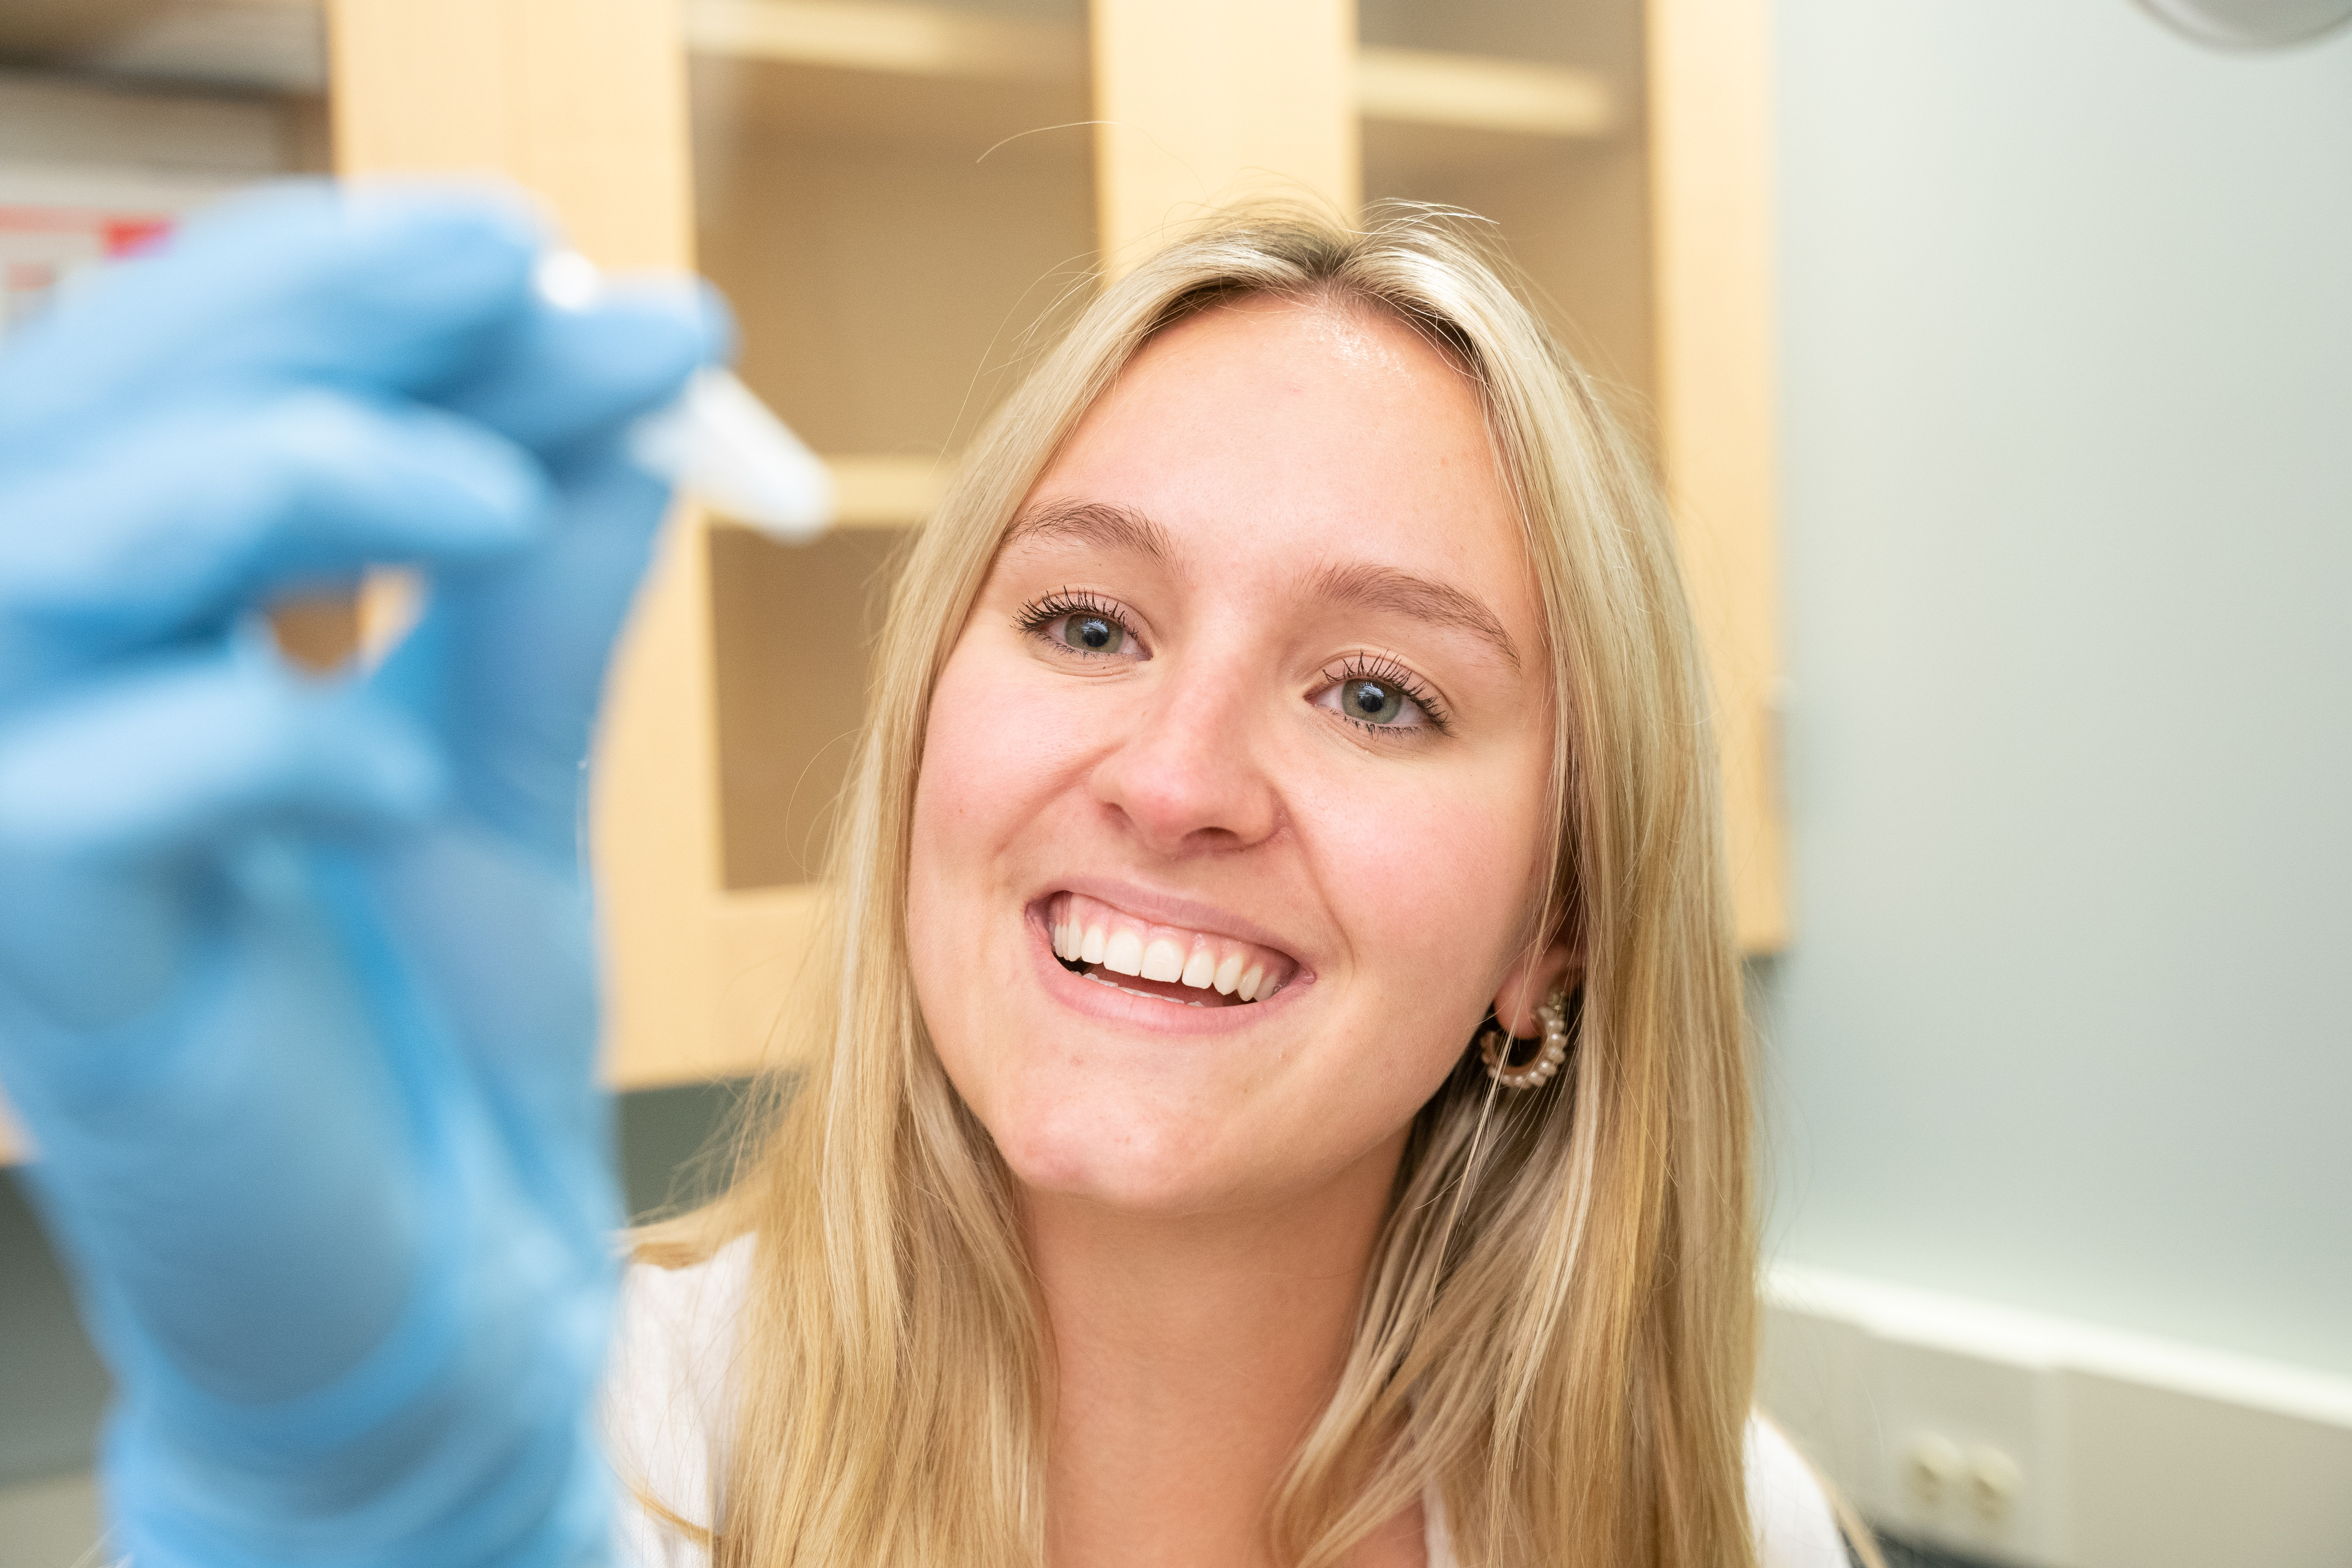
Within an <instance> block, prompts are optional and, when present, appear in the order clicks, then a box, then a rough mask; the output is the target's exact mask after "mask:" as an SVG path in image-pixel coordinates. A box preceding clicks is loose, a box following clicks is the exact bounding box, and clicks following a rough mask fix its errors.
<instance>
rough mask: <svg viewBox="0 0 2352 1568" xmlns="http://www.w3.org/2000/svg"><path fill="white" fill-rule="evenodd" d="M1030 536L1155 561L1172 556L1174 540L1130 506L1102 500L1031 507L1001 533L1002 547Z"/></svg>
mask: <svg viewBox="0 0 2352 1568" xmlns="http://www.w3.org/2000/svg"><path fill="white" fill-rule="evenodd" d="M1033 539H1036V540H1054V541H1061V540H1068V541H1070V542H1074V543H1078V544H1092V545H1096V546H1097V547H1099V548H1102V549H1106V550H1127V551H1132V552H1134V553H1136V554H1138V555H1149V556H1150V557H1151V558H1152V559H1153V560H1155V561H1173V560H1174V559H1175V558H1176V545H1175V542H1174V541H1173V540H1171V539H1170V538H1169V537H1168V531H1167V530H1166V529H1164V528H1162V527H1160V524H1159V523H1157V522H1155V521H1152V520H1151V519H1150V518H1149V517H1146V516H1145V515H1144V514H1143V513H1141V512H1139V511H1138V510H1135V509H1134V508H1133V507H1126V506H1112V505H1110V504H1108V502H1105V501H1097V500H1080V501H1047V502H1045V504H1044V505H1042V506H1034V507H1031V508H1029V509H1028V510H1025V511H1024V512H1022V513H1021V515H1020V516H1018V517H1016V518H1014V519H1013V526H1012V527H1011V528H1009V529H1007V530H1006V531H1005V533H1004V544H1003V548H1004V549H1007V550H1010V549H1011V548H1013V546H1014V545H1016V544H1021V543H1024V542H1027V541H1029V540H1033Z"/></svg>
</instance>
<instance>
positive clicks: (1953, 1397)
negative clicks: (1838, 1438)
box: [1865, 1341, 2067, 1565]
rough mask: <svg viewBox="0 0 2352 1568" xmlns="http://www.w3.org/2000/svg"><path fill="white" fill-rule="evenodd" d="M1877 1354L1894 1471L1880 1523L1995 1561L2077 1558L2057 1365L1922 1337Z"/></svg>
mask: <svg viewBox="0 0 2352 1568" xmlns="http://www.w3.org/2000/svg"><path fill="white" fill-rule="evenodd" d="M1872 1352H1873V1361H1874V1367H1873V1368H1872V1376H1871V1378H1870V1382H1871V1385H1872V1387H1873V1390H1874V1394H1875V1400H1874V1403H1875V1404H1876V1405H1877V1408H1876V1411H1875V1413H1874V1414H1875V1415H1876V1418H1877V1419H1876V1426H1877V1427H1878V1442H1877V1444H1876V1447H1877V1451H1878V1453H1879V1454H1880V1456H1881V1462H1882V1466H1883V1468H1882V1470H1881V1473H1880V1475H1879V1477H1878V1485H1877V1486H1876V1487H1875V1488H1874V1490H1875V1492H1876V1494H1877V1495H1876V1496H1875V1497H1874V1498H1872V1499H1869V1500H1866V1503H1865V1506H1868V1507H1869V1508H1870V1511H1871V1512H1872V1513H1873V1514H1874V1516H1875V1517H1876V1518H1877V1519H1878V1521H1880V1522H1881V1523H1883V1524H1885V1525H1887V1526H1888V1527H1890V1528H1892V1529H1894V1530H1895V1531H1898V1532H1900V1533H1902V1534H1904V1535H1906V1536H1908V1537H1911V1538H1913V1539H1915V1540H1917V1541H1920V1542H1926V1543H1929V1544H1933V1545H1937V1546H1941V1547H1945V1548H1948V1549H1949V1550H1952V1551H1955V1552H1964V1553H1967V1554H1968V1555H1970V1556H1975V1557H1983V1558H1988V1559H1990V1560H1992V1561H1995V1562H2005V1563H2021V1564H2036V1565H2039V1564H2054V1563H2063V1562H2064V1561H2066V1558H2067V1552H2066V1550H2065V1547H2066V1542H2065V1539H2064V1537H2065V1529H2064V1525H2065V1521H2064V1517H2063V1514H2064V1498H2065V1492H2064V1489H2063V1486H2062V1485H2061V1484H2060V1478H2059V1476H2058V1474H2057V1468H2058V1467H2059V1466H2060V1465H2061V1464H2062V1463H2063V1454H2064V1451H2065V1446H2064V1443H2063V1440H2062V1439H2063V1432H2062V1430H2061V1424H2062V1422H2063V1404H2062V1398H2061V1395H2062V1394H2063V1390H2062V1389H2061V1388H2060V1386H2059V1382H2058V1376H2057V1374H2056V1373H2055V1372H2054V1371H2053V1370H2051V1369H2047V1368H2043V1367H2038V1366H2033V1365H2030V1364H2029V1365H2017V1364H2008V1365H2003V1364H1999V1363H1988V1362H1986V1361H1984V1360H1982V1359H1980V1358H1979V1357H1977V1356H1973V1355H1966V1354H1960V1353H1956V1352H1950V1351H1945V1350H1941V1349H1937V1348H1935V1347H1931V1346H1927V1345H1920V1344H1907V1345H1897V1344H1892V1343H1889V1342H1885V1341H1879V1342H1876V1343H1874V1345H1873V1346H1872Z"/></svg>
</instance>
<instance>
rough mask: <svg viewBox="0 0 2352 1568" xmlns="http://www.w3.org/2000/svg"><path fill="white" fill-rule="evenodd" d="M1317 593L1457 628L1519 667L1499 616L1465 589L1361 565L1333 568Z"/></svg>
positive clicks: (1317, 583)
mask: <svg viewBox="0 0 2352 1568" xmlns="http://www.w3.org/2000/svg"><path fill="white" fill-rule="evenodd" d="M1312 586H1313V590H1314V591H1315V592H1316V593H1318V594H1319V595H1322V596H1323V597H1325V598H1328V599H1337V600H1339V602H1340V603H1342V604H1350V605H1359V606H1360V607H1362V608H1364V609H1368V610H1377V611H1383V612H1385V613H1387V614H1390V615H1397V616H1410V617H1412V619H1414V620H1417V621H1425V622H1427V623H1429V624H1430V625H1432V626H1453V627H1454V628H1455V629H1456V630H1459V631H1465V632H1469V633H1471V634H1472V635H1473V636H1475V637H1483V638H1485V639H1486V641H1487V642H1488V643H1491V644H1492V645H1494V648H1495V651H1496V653H1499V654H1501V655H1502V656H1503V658H1504V660H1505V661H1506V662H1507V663H1508V664H1509V665H1510V667H1511V668H1513V669H1517V668H1519V650H1518V647H1517V645H1516V644H1514V643H1513V642H1512V641H1511V634H1510V633H1509V632H1507V631H1505V630H1504V629H1503V623H1502V622H1501V621H1499V620H1497V619H1496V617H1495V613H1494V612H1493V611H1492V610H1489V609H1488V608H1487V607H1486V605H1482V604H1480V603H1479V602H1478V601H1477V600H1476V599H1474V598H1472V597H1471V596H1470V595H1467V594H1465V593H1464V592H1463V591H1462V590H1461V589H1459V588H1455V587H1450V586H1448V585H1447V584H1444V583H1433V582H1431V581H1430V580H1429V579H1428V578H1426V577H1416V576H1414V575H1413V574H1412V573H1410V572H1400V571H1398V570H1397V569H1396V568H1395V567H1393V566H1374V565H1371V564H1369V563H1356V564H1354V565H1347V566H1327V567H1325V568H1324V569H1323V570H1322V571H1321V572H1319V573H1318V574H1316V576H1315V579H1314V582H1313V584H1312Z"/></svg>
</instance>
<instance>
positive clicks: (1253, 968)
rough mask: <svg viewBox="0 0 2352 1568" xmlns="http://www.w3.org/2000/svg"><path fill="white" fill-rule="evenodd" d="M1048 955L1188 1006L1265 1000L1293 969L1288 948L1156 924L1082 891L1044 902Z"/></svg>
mask: <svg viewBox="0 0 2352 1568" xmlns="http://www.w3.org/2000/svg"><path fill="white" fill-rule="evenodd" d="M1045 930H1046V932H1047V934H1048V935H1049V936H1050V937H1051V938H1052V940H1053V943H1054V956H1055V958H1057V959H1059V960H1060V961H1061V963H1062V967H1063V968H1065V969H1066V970H1068V971H1069V972H1070V973H1073V974H1082V975H1084V976H1086V977H1087V979H1088V980H1092V981H1094V982H1096V983H1097V984H1103V985H1108V986H1111V987H1113V988H1114V989H1117V990H1120V991H1125V992H1127V993H1129V994H1130V995H1135V996H1150V997H1152V998H1154V999H1155V1000H1158V1001H1161V1002H1173V1003H1178V1004H1181V1005H1186V1006H1192V1007H1239V1006H1244V1005H1248V1004H1250V1003H1253V1002H1263V1001H1265V999H1266V998H1267V997H1269V996H1271V995H1273V994H1275V993H1276V991H1279V990H1281V989H1282V987H1283V985H1284V984H1285V983H1286V982H1287V981H1288V980H1289V979H1290V977H1291V976H1292V975H1294V974H1296V973H1297V972H1298V964H1297V961H1296V960H1294V959H1292V958H1291V957H1290V956H1289V955H1287V954H1286V953H1281V952H1276V951H1275V950H1274V949H1272V948H1270V947H1260V946H1259V945H1257V944H1256V943H1255V942H1243V941H1241V940H1239V939H1238V938H1235V937H1230V936H1221V935H1219V934H1217V933H1216V932H1214V931H1187V930H1185V929H1184V928H1183V927H1181V926H1171V925H1156V924H1154V923H1152V922H1151V921H1146V920H1142V919H1140V918H1139V917H1137V916H1135V915H1131V914H1129V913H1128V912H1127V911H1126V910H1121V909H1118V908H1117V907H1116V906H1114V905H1111V904H1107V903H1104V902H1103V901H1102V900H1099V899H1090V898H1087V896H1086V895H1084V894H1083V893H1056V894H1055V895H1054V897H1053V898H1052V899H1051V900H1048V901H1047V903H1046V905H1045Z"/></svg>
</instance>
